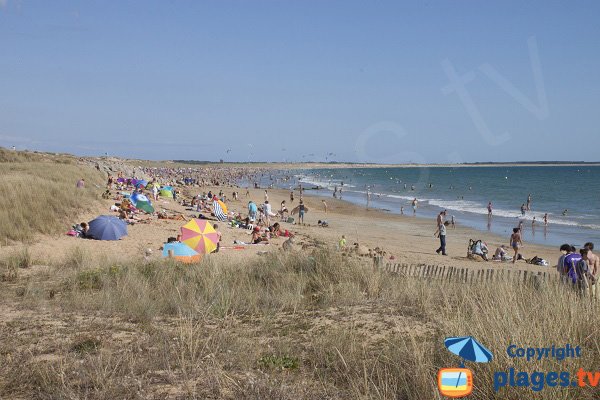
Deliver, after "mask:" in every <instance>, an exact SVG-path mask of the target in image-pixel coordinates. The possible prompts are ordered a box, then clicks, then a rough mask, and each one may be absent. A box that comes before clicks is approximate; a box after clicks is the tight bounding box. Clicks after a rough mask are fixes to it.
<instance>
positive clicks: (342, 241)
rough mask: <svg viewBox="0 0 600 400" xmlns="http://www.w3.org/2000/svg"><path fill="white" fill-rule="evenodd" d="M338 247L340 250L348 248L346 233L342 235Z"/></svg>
mask: <svg viewBox="0 0 600 400" xmlns="http://www.w3.org/2000/svg"><path fill="white" fill-rule="evenodd" d="M338 248H339V249H340V250H344V249H346V235H342V238H341V239H340V241H339V242H338Z"/></svg>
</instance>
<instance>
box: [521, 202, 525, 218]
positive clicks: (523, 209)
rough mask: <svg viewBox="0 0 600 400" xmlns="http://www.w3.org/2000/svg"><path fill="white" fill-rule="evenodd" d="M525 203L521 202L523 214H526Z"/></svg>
mask: <svg viewBox="0 0 600 400" xmlns="http://www.w3.org/2000/svg"><path fill="white" fill-rule="evenodd" d="M525 210H526V208H525V203H523V204H521V216H525Z"/></svg>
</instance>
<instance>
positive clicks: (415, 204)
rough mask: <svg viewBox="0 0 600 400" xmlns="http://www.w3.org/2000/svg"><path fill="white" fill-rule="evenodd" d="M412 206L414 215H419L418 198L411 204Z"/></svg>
mask: <svg viewBox="0 0 600 400" xmlns="http://www.w3.org/2000/svg"><path fill="white" fill-rule="evenodd" d="M411 205H412V209H413V215H417V207H418V206H419V202H418V201H417V198H416V197H415V198H414V199H413V201H412V202H411Z"/></svg>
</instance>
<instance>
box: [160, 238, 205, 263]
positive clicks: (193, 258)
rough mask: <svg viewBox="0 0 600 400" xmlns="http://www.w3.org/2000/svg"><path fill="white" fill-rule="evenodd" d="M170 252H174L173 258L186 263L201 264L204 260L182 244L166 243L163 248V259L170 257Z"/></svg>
mask: <svg viewBox="0 0 600 400" xmlns="http://www.w3.org/2000/svg"><path fill="white" fill-rule="evenodd" d="M169 251H171V252H172V255H173V258H175V259H176V260H179V261H182V262H185V263H193V262H199V261H200V260H201V259H202V255H201V254H200V253H198V252H197V251H196V250H194V249H192V248H191V247H190V246H188V245H187V244H185V243H181V242H172V243H166V244H165V245H164V246H163V252H162V255H163V257H169Z"/></svg>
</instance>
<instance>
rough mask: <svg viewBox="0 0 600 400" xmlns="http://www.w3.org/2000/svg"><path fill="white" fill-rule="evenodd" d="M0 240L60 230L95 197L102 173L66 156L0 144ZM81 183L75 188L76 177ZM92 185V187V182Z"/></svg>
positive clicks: (72, 220) (64, 228)
mask: <svg viewBox="0 0 600 400" xmlns="http://www.w3.org/2000/svg"><path fill="white" fill-rule="evenodd" d="M0 175H2V182H1V184H0V186H1V187H0V189H1V190H2V196H1V197H0V240H1V241H2V242H3V244H6V243H8V242H11V241H30V240H32V239H33V237H34V236H35V234H38V233H42V234H55V233H57V232H66V231H68V230H69V227H70V225H71V224H73V223H77V222H80V221H75V220H74V218H76V217H77V216H78V215H80V214H81V213H82V212H84V211H85V210H89V209H91V207H93V206H94V204H96V203H95V201H96V200H97V199H99V198H100V195H101V192H102V187H101V185H102V184H103V183H104V182H103V178H104V177H103V175H102V173H101V172H100V171H97V170H96V169H94V168H93V167H91V166H89V165H84V164H80V163H78V162H77V159H76V158H75V157H72V156H68V155H53V154H46V153H44V154H42V153H32V152H16V151H10V150H6V149H2V148H0ZM81 178H83V179H85V181H86V187H85V188H84V189H79V190H78V189H76V187H75V184H76V182H77V181H78V180H79V179H81ZM96 186H98V187H96Z"/></svg>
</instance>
